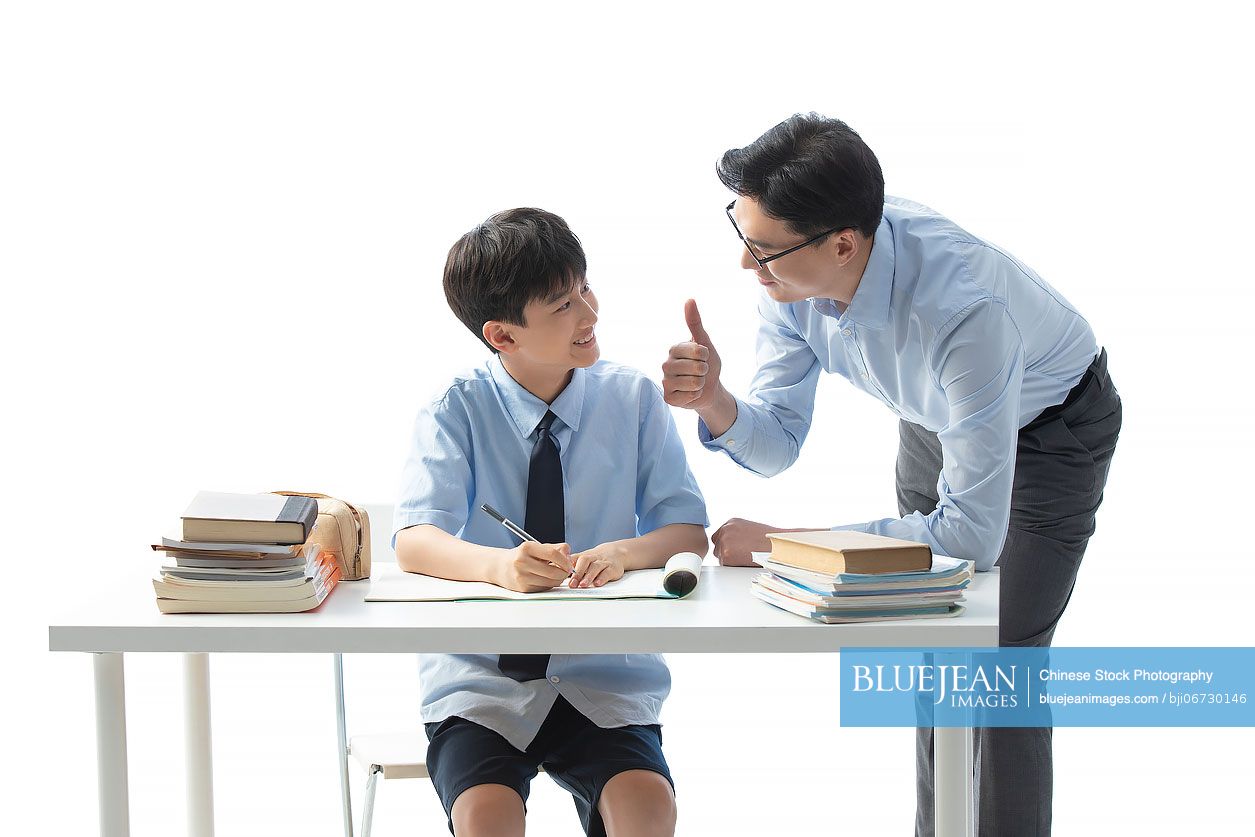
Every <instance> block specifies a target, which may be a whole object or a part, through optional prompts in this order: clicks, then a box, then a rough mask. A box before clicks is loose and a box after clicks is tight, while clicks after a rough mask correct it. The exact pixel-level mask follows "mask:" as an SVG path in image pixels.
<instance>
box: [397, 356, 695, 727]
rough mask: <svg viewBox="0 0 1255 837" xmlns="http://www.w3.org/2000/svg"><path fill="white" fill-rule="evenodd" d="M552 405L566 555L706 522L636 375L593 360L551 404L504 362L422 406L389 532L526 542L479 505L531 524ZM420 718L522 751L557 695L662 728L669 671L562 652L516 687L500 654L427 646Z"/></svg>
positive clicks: (657, 660)
mask: <svg viewBox="0 0 1255 837" xmlns="http://www.w3.org/2000/svg"><path fill="white" fill-rule="evenodd" d="M547 410H552V411H553V412H554V414H555V415H556V416H557V421H555V422H554V425H553V434H554V436H555V438H556V439H557V442H558V447H559V450H560V453H561V459H562V481H563V499H564V506H565V511H566V536H567V542H568V543H569V544H570V545H571V551H572V552H580V551H582V550H585V549H590V548H592V547H594V546H597V545H598V544H602V543H606V542H608V541H616V540H623V539H626V538H634V537H637V536H639V535H643V534H647V533H649V532H652V531H654V530H656V529H659V528H661V527H663V526H668V525H670V524H673V523H686V524H693V525H697V526H702V527H705V526H707V525H708V521H707V518H706V506H705V502H704V500H703V499H702V495H701V492H700V491H699V490H698V487H697V482H696V480H694V479H693V475H692V473H691V472H690V471H689V468H688V463H687V460H686V458H685V455H684V447H683V444H682V443H681V441H680V437H679V434H678V433H677V431H676V427H675V422H674V420H673V419H672V417H671V411H670V409H669V408H668V407H667V405H666V404H665V402H664V401H663V400H662V393H661V392H660V391H659V389H658V387H657V386H656V385H655V384H654V383H653V382H652V381H650V380H649V379H648V378H646V377H645V376H644V375H643V374H641V373H640V372H638V371H636V370H634V369H631V368H628V367H626V366H620V365H618V364H613V363H609V362H607V361H604V360H603V361H598V362H597V363H596V364H594V365H593V366H591V367H589V368H587V369H576V370H574V372H573V374H572V377H571V382H570V383H569V384H568V385H567V387H566V389H564V390H563V391H562V393H561V394H560V395H559V396H558V397H557V398H556V399H555V400H554V402H553V403H552V404H549V405H546V404H545V403H544V402H543V401H542V400H541V399H539V398H537V397H536V396H534V395H532V394H531V393H530V392H528V391H527V390H526V389H524V388H523V387H522V386H520V385H519V384H518V383H517V382H516V381H515V380H514V379H513V378H511V377H510V374H509V373H508V372H507V371H506V369H505V367H504V366H503V365H502V364H501V360H500V358H498V357H496V356H493V357H491V358H490V359H489V360H488V362H487V363H485V364H484V365H483V366H482V367H479V368H477V369H475V370H473V371H472V372H470V373H468V374H466V375H464V376H460V377H458V378H457V379H455V380H454V382H453V384H452V385H451V386H450V387H449V388H448V389H447V390H445V391H444V392H443V393H442V394H441V395H440V396H439V397H438V398H437V399H435V400H434V401H432V402H431V403H430V404H428V405H426V406H425V407H423V408H422V409H421V410H420V411H419V415H418V418H417V420H416V422H415V425H414V434H413V439H412V441H411V443H410V449H409V456H408V458H407V460H406V463H405V468H404V471H403V475H402V482H401V492H400V497H399V499H398V502H397V508H396V515H395V519H394V535H393V538H394V542H395V537H396V536H395V532H399V531H400V530H402V529H405V528H407V527H409V526H415V525H418V524H422V523H427V524H431V525H433V526H437V527H439V528H441V529H443V530H444V531H446V532H448V533H449V534H452V535H456V536H457V537H460V538H462V539H463V540H466V541H469V542H471V543H477V544H481V545H484V546H493V547H502V548H513V547H515V546H517V545H518V540H517V539H516V538H515V537H514V536H513V535H511V534H510V533H509V532H508V531H507V530H506V529H505V528H503V527H502V526H501V525H500V524H499V523H497V522H496V521H495V520H493V519H492V518H491V517H489V516H488V515H487V514H486V513H484V512H482V511H480V510H479V508H480V506H481V505H482V504H483V503H488V504H489V505H491V506H494V507H495V508H497V509H498V510H499V511H500V512H501V513H502V514H504V515H505V516H506V517H508V518H510V519H511V520H513V521H515V522H516V523H519V524H520V525H522V524H523V522H524V520H525V518H526V502H527V475H528V463H529V460H530V457H531V450H532V445H533V444H534V442H535V441H536V427H537V425H538V424H539V423H540V420H541V419H542V418H543V417H544V415H545V412H546V411H547ZM419 674H420V692H421V695H422V718H423V721H424V722H433V721H442V720H444V719H445V718H448V717H450V716H454V715H456V716H458V717H461V718H466V719H467V720H469V721H474V722H475V723H478V724H481V725H483V726H485V727H488V728H489V729H491V730H494V731H495V732H497V733H499V734H500V735H501V736H502V737H504V738H505V739H506V740H507V741H509V742H510V743H511V744H512V745H514V746H515V747H517V748H519V749H520V750H522V749H525V748H526V747H527V745H528V744H529V743H531V741H532V739H533V738H534V737H535V735H536V732H537V731H538V730H539V729H540V725H541V723H542V722H543V721H544V720H545V717H546V716H547V715H548V714H549V710H550V709H551V708H552V707H553V704H554V702H555V701H556V700H557V697H558V695H562V696H563V697H564V698H566V699H567V701H568V702H569V703H570V704H571V705H572V706H574V707H575V708H576V709H578V710H579V711H580V712H582V713H584V715H585V716H587V717H588V718H589V719H590V720H592V721H593V722H594V723H596V724H597V725H598V726H601V727H617V726H625V725H628V724H654V723H658V713H659V710H660V709H661V708H662V703H663V700H665V699H666V696H667V693H668V692H669V691H670V689H671V676H670V673H669V672H668V671H667V666H666V663H665V662H664V661H663V659H662V657H661V655H658V654H554V655H553V656H552V657H551V658H550V661H549V668H548V671H547V672H546V674H547V679H545V680H533V681H530V682H527V683H519V682H517V681H515V680H513V679H511V678H509V677H506V676H504V675H502V674H501V673H500V671H499V670H498V668H497V655H496V654H422V655H420V663H419Z"/></svg>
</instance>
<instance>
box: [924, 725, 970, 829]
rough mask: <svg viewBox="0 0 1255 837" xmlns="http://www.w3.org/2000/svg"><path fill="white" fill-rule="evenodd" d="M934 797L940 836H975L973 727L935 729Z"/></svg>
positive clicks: (935, 820) (936, 824) (936, 823)
mask: <svg viewBox="0 0 1255 837" xmlns="http://www.w3.org/2000/svg"><path fill="white" fill-rule="evenodd" d="M933 781H934V783H935V784H934V785H933V792H934V793H935V794H936V795H935V797H934V800H933V806H934V807H933V811H934V820H933V821H934V825H935V827H936V837H972V834H973V827H974V820H975V817H974V816H973V813H972V807H973V805H972V803H973V794H972V731H971V730H970V729H964V728H962V727H935V728H934V729H933Z"/></svg>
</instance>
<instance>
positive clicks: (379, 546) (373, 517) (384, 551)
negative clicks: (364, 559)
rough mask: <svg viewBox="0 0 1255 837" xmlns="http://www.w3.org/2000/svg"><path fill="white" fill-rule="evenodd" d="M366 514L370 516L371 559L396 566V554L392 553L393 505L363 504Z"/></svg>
mask: <svg viewBox="0 0 1255 837" xmlns="http://www.w3.org/2000/svg"><path fill="white" fill-rule="evenodd" d="M362 506H363V508H365V509H366V514H368V515H370V559H371V561H382V562H384V563H389V564H395V563H396V562H397V556H396V553H395V552H393V551H392V508H393V507H392V504H391V503H362Z"/></svg>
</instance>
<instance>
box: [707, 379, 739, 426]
mask: <svg viewBox="0 0 1255 837" xmlns="http://www.w3.org/2000/svg"><path fill="white" fill-rule="evenodd" d="M697 414H698V415H699V416H701V419H702V421H704V422H705V423H706V429H707V430H709V431H710V438H712V439H718V438H719V437H720V436H722V435H723V434H724V433H727V432H728V428H730V427H732V425H734V424H736V415H737V406H736V399H735V398H733V397H732V393H730V392H728V391H727V390H726V389H725V388H724V386H723V384H720V385H719V393H718V395H716V396H715V401H714V403H713V404H711V406H709V407H707V408H706V409H704V410H698V411H697Z"/></svg>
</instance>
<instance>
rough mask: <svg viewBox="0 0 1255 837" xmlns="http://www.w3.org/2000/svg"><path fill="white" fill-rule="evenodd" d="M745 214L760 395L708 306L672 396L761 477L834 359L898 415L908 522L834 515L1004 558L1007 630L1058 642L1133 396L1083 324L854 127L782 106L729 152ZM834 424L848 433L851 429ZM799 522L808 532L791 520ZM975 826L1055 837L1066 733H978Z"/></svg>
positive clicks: (921, 821)
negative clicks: (1126, 403)
mask: <svg viewBox="0 0 1255 837" xmlns="http://www.w3.org/2000/svg"><path fill="white" fill-rule="evenodd" d="M718 174H719V178H720V180H722V181H723V183H724V184H725V185H726V186H728V188H730V189H731V190H732V191H733V192H735V193H736V195H737V197H736V199H735V200H734V201H733V202H732V203H731V204H729V206H728V216H729V218H730V219H731V221H732V225H733V227H734V228H735V229H736V232H737V234H738V235H739V236H740V237H741V239H742V241H743V242H744V244H745V249H744V252H743V253H742V255H741V266H742V267H743V268H745V269H746V270H751V271H753V272H754V274H755V276H756V277H757V279H758V282H759V283H760V285H762V291H763V296H762V297H761V300H760V303H759V309H758V310H759V315H760V319H759V329H758V360H759V368H758V372H757V374H756V375H755V377H754V380H753V382H752V383H751V385H750V393H749V397H748V398H746V399H740V398H736V397H734V396H733V395H731V394H730V393H729V392H728V390H727V389H726V388H725V387H724V385H723V382H722V381H721V380H720V362H719V354H718V352H717V351H715V347H714V344H713V342H712V341H711V338H710V336H709V334H707V332H706V330H705V328H704V327H703V325H702V321H701V317H700V314H699V313H698V310H697V305H696V303H695V302H694V301H692V300H689V301H688V303H686V305H685V319H686V320H687V322H688V326H689V331H690V336H691V338H692V339H691V340H688V341H685V342H683V343H680V344H678V345H676V346H673V347H672V348H671V351H670V354H669V357H668V358H667V360H666V362H665V363H664V364H663V391H664V396H665V399H666V401H667V403H669V404H672V405H674V406H677V407H685V408H688V409H692V410H695V411H696V412H697V414H698V416H699V417H700V421H699V423H698V433H699V436H700V438H701V440H702V442H703V443H704V444H705V446H706V447H707V448H709V449H711V450H722V451H724V452H725V453H727V454H728V456H730V457H731V458H732V459H733V461H735V462H736V463H738V464H739V465H741V466H742V467H745V468H748V469H749V470H751V471H754V472H755V473H758V474H761V475H763V476H772V475H775V474H777V473H779V472H781V471H783V470H784V469H785V468H787V467H789V466H790V465H791V464H792V463H793V462H794V460H796V458H797V456H798V453H799V451H800V449H801V446H802V443H803V441H804V440H805V439H806V435H807V433H808V432H809V430H810V424H811V413H812V408H813V405H814V397H815V386H816V382H817V381H818V379H819V375H820V372H821V371H822V372H827V373H830V374H837V375H840V376H842V377H843V378H845V379H846V380H848V381H849V382H850V383H852V384H853V385H854V386H856V387H858V388H859V389H862V390H864V391H866V392H868V393H870V394H871V395H872V396H874V397H876V398H877V399H879V400H880V401H882V402H883V403H884V404H885V405H886V406H887V407H888V408H889V409H890V410H892V411H893V412H894V413H895V414H897V415H898V417H899V419H900V442H899V449H898V458H897V470H896V485H897V495H898V511H899V514H900V515H901V517H895V518H886V519H883V520H875V521H870V522H866V523H856V524H849V525H844V526H836V527H834V528H837V529H856V530H860V531H864V532H872V533H875V534H880V535H889V536H892V537H897V538H905V539H907V540H913V541H920V542H923V543H927V544H928V545H929V546H930V547H932V549H933V551H934V552H935V553H938V554H943V555H950V556H954V557H959V558H967V559H971V560H974V561H975V562H976V567H977V569H978V570H981V571H984V570H989V569H990V568H991V567H993V566H995V565H997V566H998V567H999V568H1000V574H1001V591H1002V592H1001V595H1002V601H1001V613H1000V644H1002V645H1012V646H1045V645H1049V644H1050V640H1051V636H1052V635H1053V633H1054V629H1055V626H1056V624H1057V623H1058V621H1059V617H1060V616H1061V615H1062V613H1063V610H1064V608H1065V607H1066V605H1067V602H1068V598H1069V597H1070V595H1071V592H1072V587H1073V584H1074V582H1075V580H1076V573H1077V569H1078V567H1079V566H1080V562H1081V558H1082V556H1083V555H1084V553H1085V546H1086V543H1087V542H1088V540H1089V537H1090V535H1092V534H1093V532H1094V519H1095V513H1096V512H1097V510H1098V506H1099V504H1100V502H1101V501H1102V492H1103V487H1104V485H1105V484H1106V479H1107V471H1108V467H1109V465H1110V462H1111V457H1112V453H1113V451H1114V450H1115V445H1116V438H1117V436H1118V434H1119V430H1120V420H1121V410H1120V399H1119V396H1118V394H1117V393H1116V390H1115V388H1114V386H1113V385H1112V383H1111V379H1110V377H1109V376H1108V374H1107V368H1106V352H1105V351H1100V350H1099V347H1098V344H1097V343H1096V341H1095V339H1094V335H1093V332H1092V331H1091V329H1090V327H1089V324H1088V323H1086V321H1085V319H1084V318H1083V317H1082V316H1081V315H1080V314H1079V313H1078V312H1077V311H1076V309H1075V308H1073V307H1072V306H1071V305H1070V304H1069V303H1068V302H1067V300H1065V299H1064V298H1063V297H1062V296H1061V295H1060V294H1059V293H1058V292H1057V291H1055V290H1054V289H1053V288H1051V287H1050V286H1049V285H1048V284H1046V282H1045V281H1043V280H1042V279H1041V277H1039V276H1038V275H1037V274H1036V273H1034V272H1033V271H1032V270H1031V269H1030V268H1029V267H1027V266H1026V265H1024V264H1023V263H1021V262H1020V261H1018V260H1017V259H1015V257H1013V256H1011V255H1010V254H1008V253H1006V252H1005V251H1003V250H1000V249H999V248H997V247H995V246H994V245H992V244H989V243H988V242H985V241H982V240H981V239H979V238H977V237H976V236H973V235H971V234H970V233H968V232H966V231H965V230H963V229H961V228H960V227H958V226H957V225H956V224H954V223H953V222H952V221H950V220H948V219H946V218H944V217H942V216H941V215H939V214H937V213H936V212H933V211H932V210H931V209H928V208H927V207H924V206H921V205H919V204H915V203H911V202H909V201H904V200H899V199H896V198H888V199H886V198H885V196H884V178H883V176H882V174H881V170H880V164H879V162H878V161H877V159H876V156H875V155H874V154H873V153H872V151H871V149H870V148H868V147H867V145H866V144H865V143H864V142H863V140H862V139H861V138H860V137H859V135H858V134H856V133H855V132H854V131H853V130H851V129H850V128H849V126H847V125H846V124H845V123H844V122H841V121H839V120H836V119H828V118H824V117H822V116H819V115H817V114H809V115H796V116H793V117H792V118H790V119H787V120H785V121H784V122H782V123H780V124H779V125H777V126H776V127H774V128H772V129H771V130H770V131H768V132H767V133H765V134H764V135H763V136H761V137H759V138H758V139H757V140H755V141H754V142H753V143H752V144H750V145H748V146H746V147H745V148H735V149H732V150H729V151H728V152H727V153H725V154H724V155H723V158H722V159H721V160H720V162H719V165H718ZM834 430H835V428H834ZM788 530H789V527H786V526H772V525H767V524H764V523H757V522H753V521H749V520H742V519H739V518H734V519H732V520H729V521H728V522H727V523H725V524H724V525H723V526H721V527H720V528H719V529H718V530H717V531H716V532H715V534H714V536H713V538H712V540H713V542H714V546H715V555H716V556H718V557H719V559H720V561H721V562H722V563H724V564H733V565H747V564H749V565H752V562H751V561H750V552H751V551H767V550H768V549H769V548H770V547H769V544H768V541H767V539H766V537H765V535H766V533H767V532H773V531H788ZM794 531H796V530H794ZM975 748H976V749H975V753H976V764H977V770H978V775H979V783H978V788H977V794H978V803H977V826H978V833H979V834H981V835H988V837H995V836H996V837H1019V835H1046V834H1049V833H1050V814H1051V790H1052V781H1053V772H1052V758H1051V731H1050V730H1049V729H979V730H976V731H975ZM916 771H917V782H916V792H917V814H916V833H917V835H921V836H923V835H931V834H932V833H933V822H932V820H933V816H932V814H933V773H932V731H931V729H921V730H919V732H918V741H917V759H916Z"/></svg>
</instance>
